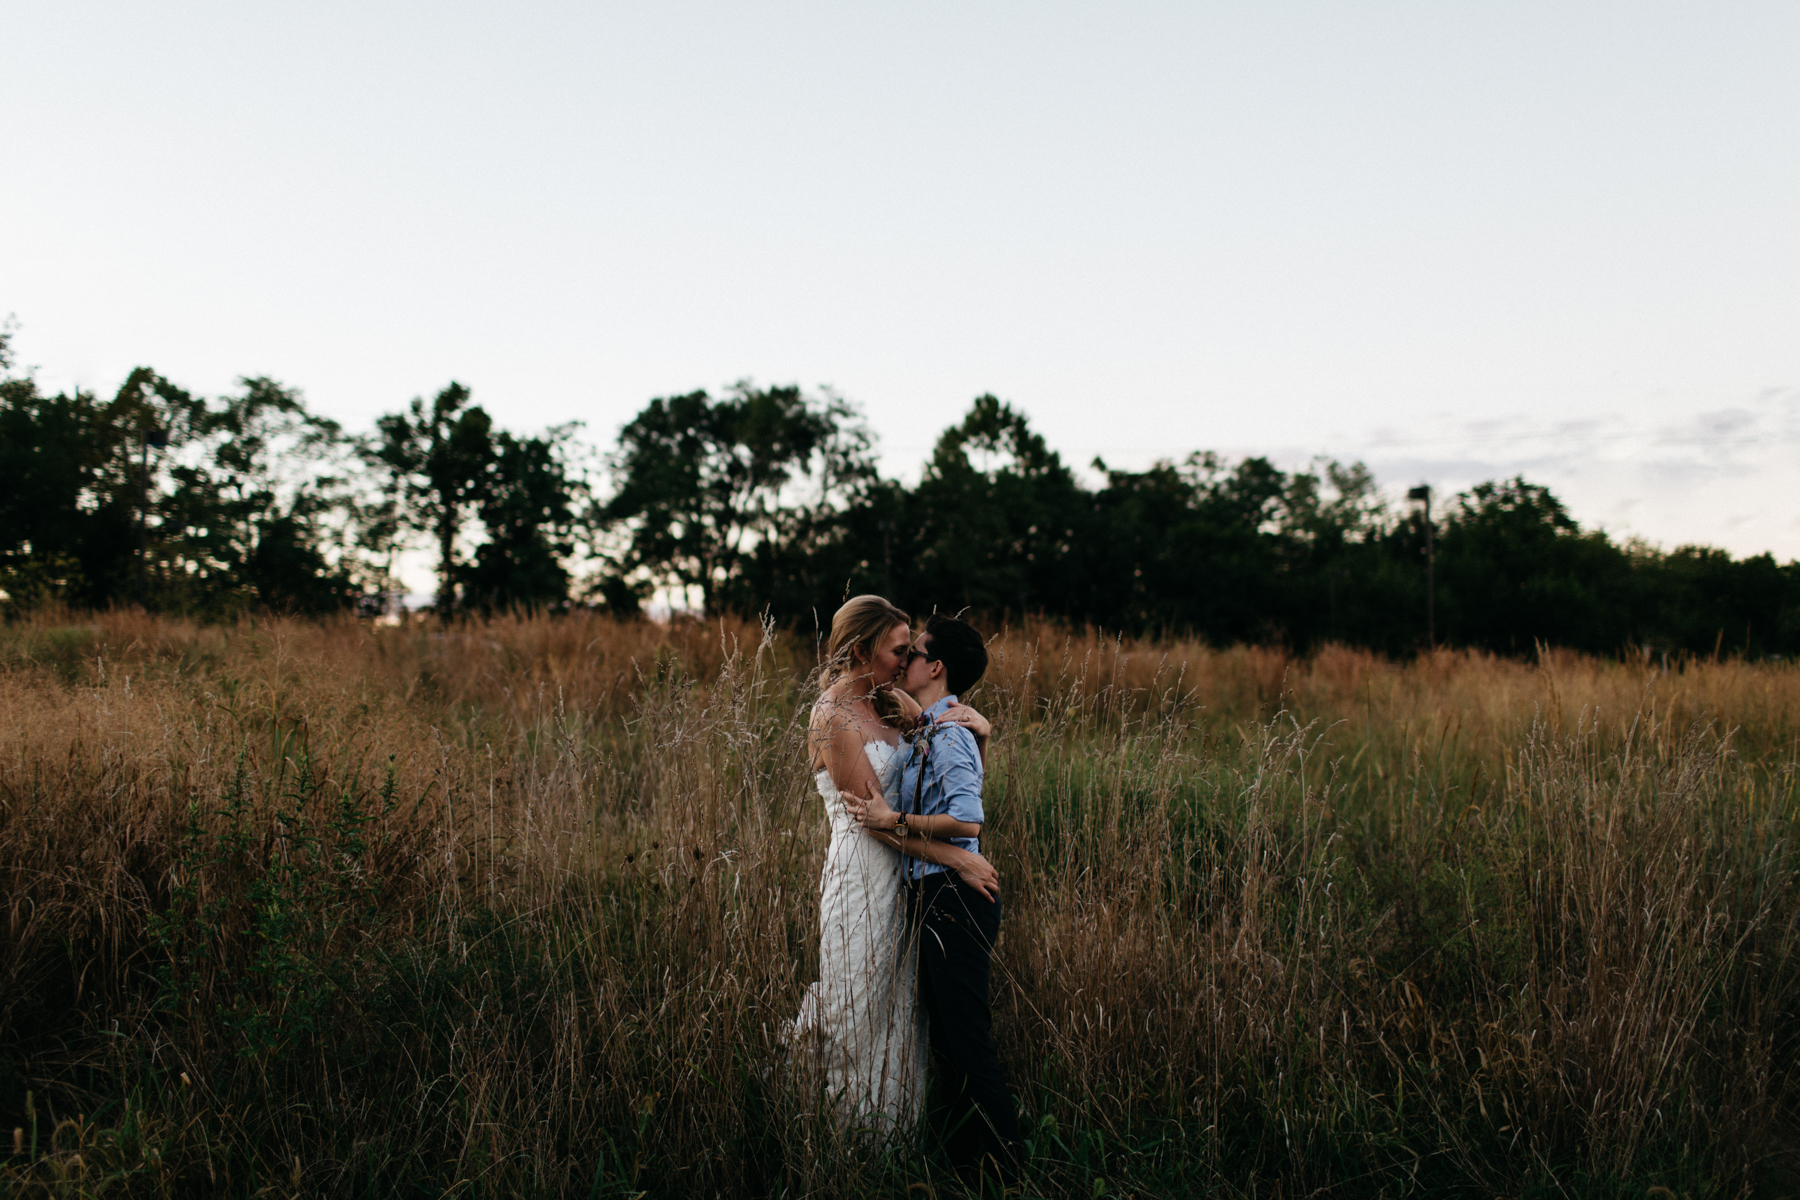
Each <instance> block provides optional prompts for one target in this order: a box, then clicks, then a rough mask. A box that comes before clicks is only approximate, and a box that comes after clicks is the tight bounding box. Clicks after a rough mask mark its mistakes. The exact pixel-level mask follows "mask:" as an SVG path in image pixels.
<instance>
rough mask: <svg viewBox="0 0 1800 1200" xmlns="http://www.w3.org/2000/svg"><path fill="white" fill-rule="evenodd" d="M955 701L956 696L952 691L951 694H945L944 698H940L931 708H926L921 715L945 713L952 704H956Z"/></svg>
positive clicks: (935, 715) (928, 715)
mask: <svg viewBox="0 0 1800 1200" xmlns="http://www.w3.org/2000/svg"><path fill="white" fill-rule="evenodd" d="M955 703H956V696H955V694H954V693H952V694H951V695H948V696H945V697H944V698H943V699H942V700H939V701H938V702H937V703H936V704H933V705H932V706H931V707H930V708H928V709H926V710H925V711H924V712H923V713H921V714H920V715H921V716H926V717H939V716H942V715H943V714H944V712H945V711H946V710H947V709H948V708H949V707H950V706H951V705H952V704H955Z"/></svg>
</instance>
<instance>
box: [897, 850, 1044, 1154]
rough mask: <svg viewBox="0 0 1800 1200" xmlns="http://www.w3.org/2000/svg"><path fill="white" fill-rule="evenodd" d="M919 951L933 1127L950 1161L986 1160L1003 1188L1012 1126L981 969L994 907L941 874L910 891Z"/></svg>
mask: <svg viewBox="0 0 1800 1200" xmlns="http://www.w3.org/2000/svg"><path fill="white" fill-rule="evenodd" d="M908 890H909V898H910V901H911V904H910V918H911V920H910V923H911V930H912V934H913V936H914V937H916V938H917V939H918V944H919V1000H920V1003H922V1004H923V1005H924V1006H925V1012H926V1015H927V1017H928V1018H929V1019H930V1022H931V1058H932V1064H933V1066H934V1067H935V1068H936V1071H937V1087H936V1088H935V1089H934V1093H933V1102H932V1113H931V1116H932V1123H933V1124H934V1125H936V1126H937V1128H938V1129H939V1131H940V1132H941V1134H942V1135H943V1137H944V1139H945V1140H944V1147H945V1150H946V1151H947V1152H948V1154H949V1156H950V1161H951V1162H952V1163H953V1164H955V1165H956V1166H957V1167H958V1168H963V1167H973V1166H976V1165H978V1164H979V1163H980V1162H981V1161H982V1160H983V1159H984V1158H986V1157H988V1156H990V1155H991V1156H992V1157H993V1159H994V1161H995V1163H996V1164H997V1165H998V1166H999V1168H1000V1171H1001V1173H1002V1175H1003V1176H1005V1177H1006V1178H1007V1179H1008V1180H1010V1179H1011V1178H1012V1176H1013V1175H1014V1174H1015V1173H1016V1171H1017V1167H1018V1159H1019V1150H1020V1145H1019V1119H1018V1116H1017V1114H1016V1112H1015V1111H1014V1108H1013V1098H1012V1093H1011V1092H1010V1091H1008V1090H1007V1087H1006V1073H1005V1072H1004V1071H1002V1070H1001V1069H1000V1056H999V1055H998V1054H996V1053H995V1052H994V1037H993V1023H994V1022H993V1016H992V1014H991V1012H990V1011H989V1007H988V968H989V960H990V958H991V956H992V954H993V949H994V942H995V940H996V939H997V938H998V937H999V936H1000V905H999V903H998V902H997V901H994V900H989V899H988V898H987V897H986V896H983V895H982V894H981V893H980V892H978V891H976V890H975V889H974V888H972V887H970V886H969V885H968V884H966V883H964V882H962V880H960V879H958V878H957V877H956V876H955V875H954V874H952V873H951V872H948V871H944V872H939V873H936V874H932V875H927V876H925V877H924V878H923V879H921V880H919V881H918V882H917V883H915V884H913V885H911V886H910V888H909V889H908Z"/></svg>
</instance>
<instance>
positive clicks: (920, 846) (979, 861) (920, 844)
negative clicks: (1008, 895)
mask: <svg viewBox="0 0 1800 1200" xmlns="http://www.w3.org/2000/svg"><path fill="white" fill-rule="evenodd" d="M910 828H911V826H908V829H909V830H910ZM867 832H868V835H869V836H870V837H872V838H874V839H875V840H876V841H878V842H880V843H882V844H883V845H885V846H892V847H893V848H894V849H896V850H898V851H899V852H900V853H902V854H904V855H907V856H908V857H911V858H918V859H923V860H924V861H926V862H933V863H937V864H939V865H940V866H943V867H947V868H948V869H950V870H952V871H954V872H956V874H957V875H958V876H960V877H961V879H962V881H963V882H964V883H966V884H968V885H969V886H970V887H972V888H974V889H975V890H976V891H978V892H980V893H981V894H982V895H984V896H986V897H987V898H988V899H989V900H998V899H999V898H1000V873H999V872H998V871H996V870H994V864H993V863H990V862H989V861H988V860H987V859H985V858H983V857H981V855H979V854H976V853H975V852H974V851H971V850H964V849H963V848H962V847H961V846H953V845H951V844H950V843H949V842H943V841H936V840H934V839H932V838H928V837H921V836H920V835H918V834H914V833H909V834H908V836H907V837H905V838H897V837H895V836H894V835H893V834H891V833H877V832H876V831H875V830H873V829H871V830H868V831H867Z"/></svg>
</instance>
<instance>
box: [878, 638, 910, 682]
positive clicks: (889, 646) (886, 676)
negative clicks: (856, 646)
mask: <svg viewBox="0 0 1800 1200" xmlns="http://www.w3.org/2000/svg"><path fill="white" fill-rule="evenodd" d="M910 645H912V627H911V626H910V625H896V626H894V627H893V628H892V629H890V630H888V631H887V632H886V633H884V634H882V635H881V638H880V640H878V641H877V642H876V643H875V656H874V657H873V658H872V659H870V661H869V674H870V676H871V677H872V678H871V680H870V682H872V683H873V684H874V685H875V686H876V687H887V686H889V685H890V684H892V683H893V682H894V681H895V680H896V679H899V678H900V673H901V672H902V671H904V670H906V648H907V647H908V646H910Z"/></svg>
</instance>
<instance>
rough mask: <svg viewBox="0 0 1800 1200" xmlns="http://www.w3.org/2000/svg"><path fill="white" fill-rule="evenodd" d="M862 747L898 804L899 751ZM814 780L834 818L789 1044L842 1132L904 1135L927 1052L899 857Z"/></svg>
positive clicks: (918, 1101)
mask: <svg viewBox="0 0 1800 1200" xmlns="http://www.w3.org/2000/svg"><path fill="white" fill-rule="evenodd" d="M863 749H864V751H865V752H867V754H868V756H869V762H870V765H872V766H873V767H874V768H875V774H876V777H877V778H879V779H880V780H881V785H882V790H883V792H884V793H885V794H886V795H887V798H888V803H889V804H890V805H893V806H894V807H895V808H898V807H899V805H898V804H897V803H896V800H897V797H898V792H899V776H900V770H899V763H900V761H901V757H902V755H901V752H900V748H898V747H895V746H890V745H888V744H887V743H886V742H869V743H868V744H867V745H865V746H864V747H863ZM818 784H819V794H820V795H821V796H823V797H824V798H825V812H826V814H827V816H829V817H830V819H831V848H830V849H829V850H827V851H826V853H825V870H824V871H823V873H821V874H820V876H819V981H818V982H817V983H815V984H812V985H811V986H809V987H808V988H807V989H806V997H805V999H804V1000H802V1001H801V1005H800V1015H799V1017H798V1018H797V1019H796V1020H795V1022H794V1025H793V1029H792V1033H793V1035H794V1036H793V1044H794V1046H795V1048H796V1049H797V1050H799V1051H800V1052H801V1053H802V1054H803V1055H806V1056H807V1057H808V1058H809V1059H810V1061H811V1062H812V1063H813V1065H815V1066H816V1068H817V1069H818V1071H819V1077H818V1078H819V1079H820V1081H821V1082H822V1083H823V1085H824V1087H825V1089H826V1093H827V1095H828V1096H829V1097H830V1100H831V1103H832V1105H833V1107H834V1108H835V1109H836V1111H837V1113H838V1116H839V1119H840V1120H841V1121H843V1122H844V1124H845V1125H846V1127H847V1128H849V1129H851V1130H854V1131H859V1132H862V1133H873V1134H877V1135H888V1134H895V1133H903V1132H905V1131H908V1130H910V1129H912V1128H913V1126H914V1125H916V1124H917V1122H918V1118H919V1115H920V1113H921V1112H922V1111H923V1109H924V1102H925V1063H926V1057H927V1055H928V1054H929V1047H928V1045H927V1043H926V1038H925V1033H926V1031H925V1015H924V1012H923V1010H921V1009H920V1008H919V1002H918V992H917V989H916V987H915V984H914V980H915V978H916V976H917V955H916V954H915V953H913V948H912V947H911V946H910V945H908V943H907V937H906V914H905V912H904V910H903V908H902V905H901V896H900V886H901V885H900V854H899V852H898V851H896V850H892V849H890V848H889V847H887V846H884V845H882V844H881V843H880V842H878V841H876V840H875V839H874V838H872V837H870V836H869V835H868V834H866V833H865V832H863V829H862V827H861V826H860V825H858V824H857V823H856V820H855V818H853V817H851V815H850V814H849V813H848V812H846V811H845V809H844V799H843V797H842V796H841V795H839V793H838V790H837V786H836V785H835V784H834V783H832V780H831V773H830V772H829V771H820V772H819V774H818ZM813 1056H816V1057H813Z"/></svg>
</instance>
